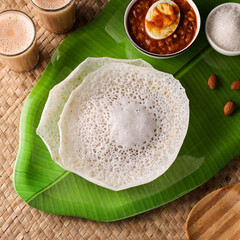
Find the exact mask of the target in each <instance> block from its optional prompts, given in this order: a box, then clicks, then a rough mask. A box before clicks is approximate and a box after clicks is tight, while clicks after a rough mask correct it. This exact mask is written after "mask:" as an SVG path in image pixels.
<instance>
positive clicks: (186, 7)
mask: <svg viewBox="0 0 240 240" xmlns="http://www.w3.org/2000/svg"><path fill="white" fill-rule="evenodd" d="M200 24H201V20H200V14H199V11H198V8H197V7H196V5H195V4H194V2H193V1H192V0H159V1H157V0H150V1H148V0H132V1H131V2H130V3H129V5H128V6H127V9H126V11H125V15H124V28H125V32H126V34H127V36H128V38H129V40H130V41H131V43H132V44H133V46H134V47H135V48H136V49H138V50H139V51H140V52H142V53H144V54H146V55H148V56H150V57H154V58H160V59H161V58H169V57H174V56H177V55H179V54H180V53H182V52H184V51H185V50H187V49H188V48H189V47H190V46H191V45H192V43H193V42H194V41H195V39H196V38H197V36H198V33H199V30H200Z"/></svg>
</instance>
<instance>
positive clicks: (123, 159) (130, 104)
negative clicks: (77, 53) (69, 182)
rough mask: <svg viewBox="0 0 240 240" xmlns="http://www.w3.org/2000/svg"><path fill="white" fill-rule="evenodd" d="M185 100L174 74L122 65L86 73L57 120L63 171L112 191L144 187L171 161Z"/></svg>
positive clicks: (182, 127)
mask: <svg viewBox="0 0 240 240" xmlns="http://www.w3.org/2000/svg"><path fill="white" fill-rule="evenodd" d="M188 123H189V100H188V98H187V95H186V93H185V89H184V88H183V87H182V85H181V84H180V82H179V81H178V80H176V79H175V78H174V77H173V76H172V75H170V74H167V73H163V72H159V71H157V70H155V69H153V68H144V67H139V66H132V65H129V64H124V63H112V64H108V65H105V66H103V67H101V68H99V69H98V70H96V71H95V72H93V73H90V74H88V75H87V76H86V77H85V78H84V81H83V82H82V84H81V85H80V86H79V87H77V88H76V89H75V90H74V91H73V92H72V93H71V95H70V97H69V99H68V101H67V103H66V104H65V106H64V109H63V111H62V114H61V116H60V120H59V123H58V125H59V130H60V148H59V155H60V157H61V159H62V161H63V163H64V167H65V168H66V169H67V170H69V171H72V172H74V173H76V174H78V175H80V176H81V177H83V178H85V179H87V180H89V181H91V182H93V183H95V184H97V185H100V186H102V187H105V188H108V189H112V190H115V191H118V190H123V189H127V188H130V187H134V186H137V185H141V184H145V183H148V182H150V181H152V180H154V179H156V178H157V177H159V176H160V175H162V174H163V173H164V172H165V171H166V170H167V169H168V168H169V167H170V166H171V164H172V163H173V162H174V160H175V159H176V157H177V154H178V152H179V150H180V148H181V146H182V143H183V141H184V138H185V136H186V133H187V129H188Z"/></svg>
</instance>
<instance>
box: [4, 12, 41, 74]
mask: <svg viewBox="0 0 240 240" xmlns="http://www.w3.org/2000/svg"><path fill="white" fill-rule="evenodd" d="M0 58H1V60H3V61H4V62H5V63H6V64H7V65H9V67H10V68H11V69H12V70H14V71H16V72H25V71H29V70H31V69H32V68H34V66H35V65H36V64H37V62H38V59H39V53H38V47H37V42H36V29H35V25H34V23H33V21H32V20H31V18H30V17H28V15H27V14H25V13H23V12H21V11H17V10H6V11H3V12H1V13H0Z"/></svg>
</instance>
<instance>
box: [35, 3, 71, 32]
mask: <svg viewBox="0 0 240 240" xmlns="http://www.w3.org/2000/svg"><path fill="white" fill-rule="evenodd" d="M31 1H32V4H33V6H34V9H35V11H36V13H37V14H38V16H39V18H40V21H41V23H42V24H43V26H44V27H45V28H47V29H48V30H49V31H51V32H54V33H64V32H67V31H68V30H69V29H70V28H71V27H72V26H73V24H74V22H75V0H31Z"/></svg>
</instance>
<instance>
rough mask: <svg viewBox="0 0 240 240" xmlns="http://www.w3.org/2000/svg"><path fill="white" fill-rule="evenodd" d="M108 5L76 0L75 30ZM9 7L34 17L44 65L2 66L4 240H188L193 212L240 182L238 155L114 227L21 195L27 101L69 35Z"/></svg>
mask: <svg viewBox="0 0 240 240" xmlns="http://www.w3.org/2000/svg"><path fill="white" fill-rule="evenodd" d="M113 1H114V0H113ZM107 2H108V0H81V1H79V0H78V2H77V4H78V8H77V23H76V24H75V26H74V28H73V30H74V29H76V28H78V27H80V26H82V25H84V24H86V23H87V22H89V21H91V20H92V19H94V17H96V16H97V15H98V14H99V12H100V11H101V9H102V8H103V7H104V6H105V4H106V3H107ZM5 9H21V10H22V11H24V12H26V13H27V14H29V15H30V16H31V17H32V18H33V20H34V22H35V24H36V27H37V36H38V45H39V49H40V61H39V63H38V65H37V67H36V68H35V69H34V70H32V71H31V72H28V73H23V74H18V73H14V72H13V71H11V70H9V68H8V67H6V66H5V65H4V64H3V63H2V62H0V146H1V151H0V239H4V240H5V239H8V240H9V239H16V240H20V239H140V238H142V239H161V240H162V239H163V240H164V239H171V240H172V239H186V234H185V221H186V219H187V216H188V213H189V211H190V210H191V208H192V207H193V206H194V205H195V204H196V203H197V202H198V201H199V200H200V199H201V198H202V197H203V196H205V195H206V194H208V193H210V192H211V191H213V190H215V189H217V188H220V187H223V186H227V185H230V184H233V183H236V182H238V181H240V157H236V158H235V159H233V160H232V161H231V162H230V163H229V164H228V165H227V166H226V167H225V168H224V169H222V170H221V171H220V172H219V173H218V174H217V175H216V176H214V177H213V178H212V179H211V180H209V181H208V182H207V183H205V184H204V185H202V186H201V187H199V188H198V189H196V190H194V191H192V192H190V193H189V194H187V195H185V196H183V197H181V198H180V199H178V200H175V201H173V202H171V203H169V204H167V205H165V206H163V207H159V208H157V209H155V210H152V211H149V212H147V213H144V214H141V215H138V216H136V217H132V218H129V219H126V220H122V221H118V222H113V223H99V222H93V221H90V220H86V219H81V218H73V217H64V216H56V215H52V214H47V213H44V212H41V211H39V210H36V209H33V208H31V207H29V206H28V205H27V204H25V203H24V202H23V201H22V200H21V199H20V197H18V195H17V194H16V192H15V191H14V188H13V183H12V177H13V167H14V163H15V159H16V155H17V150H18V137H19V135H18V134H19V133H18V130H19V119H20V114H21V109H22V106H23V102H24V100H25V98H26V97H27V95H28V94H29V92H30V91H31V90H32V88H33V87H34V85H35V84H36V83H37V81H38V79H39V78H40V77H41V75H42V73H43V71H44V69H45V68H46V66H47V64H48V62H49V60H50V58H51V56H52V54H53V52H54V50H55V49H56V48H57V46H58V45H59V44H60V42H61V41H62V40H63V39H64V38H65V37H66V36H67V35H64V34H62V35H55V34H52V33H50V32H48V31H46V30H45V29H44V28H42V27H40V26H39V25H38V22H37V19H36V18H35V17H33V13H32V6H31V4H30V3H29V1H28V0H15V1H14V0H1V1H0V11H2V10H5Z"/></svg>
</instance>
